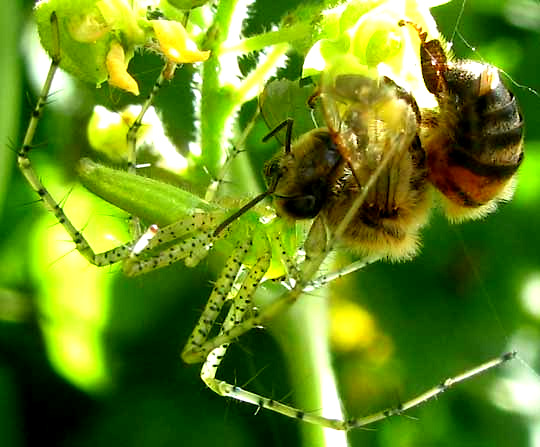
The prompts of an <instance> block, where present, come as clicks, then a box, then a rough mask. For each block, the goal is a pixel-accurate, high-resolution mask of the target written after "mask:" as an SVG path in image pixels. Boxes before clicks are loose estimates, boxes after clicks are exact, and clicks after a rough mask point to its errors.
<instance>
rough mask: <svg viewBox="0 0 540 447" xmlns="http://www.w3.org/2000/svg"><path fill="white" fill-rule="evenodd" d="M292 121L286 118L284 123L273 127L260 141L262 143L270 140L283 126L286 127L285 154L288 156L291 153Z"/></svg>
mask: <svg viewBox="0 0 540 447" xmlns="http://www.w3.org/2000/svg"><path fill="white" fill-rule="evenodd" d="M293 123H294V120H293V119H292V118H287V119H286V120H285V121H283V122H281V123H279V124H278V125H277V126H276V127H274V128H273V129H272V130H271V131H270V132H269V133H268V135H265V136H264V138H263V139H262V140H263V142H266V141H268V140H269V139H270V138H272V137H273V136H274V135H275V134H277V133H278V132H279V131H280V130H281V129H283V128H284V127H285V126H287V133H286V134H285V153H286V154H288V153H290V152H291V141H292V126H293Z"/></svg>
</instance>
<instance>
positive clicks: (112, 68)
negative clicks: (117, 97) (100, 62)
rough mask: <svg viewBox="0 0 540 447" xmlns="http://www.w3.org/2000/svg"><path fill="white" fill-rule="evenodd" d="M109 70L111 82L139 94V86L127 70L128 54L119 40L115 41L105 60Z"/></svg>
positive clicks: (115, 85)
mask: <svg viewBox="0 0 540 447" xmlns="http://www.w3.org/2000/svg"><path fill="white" fill-rule="evenodd" d="M105 63H106V65H107V71H108V72H109V84H110V85H112V86H114V87H118V88H120V89H122V90H126V91H128V92H130V93H133V94H134V95H138V94H139V86H138V85H137V82H136V81H135V79H133V78H132V77H131V75H130V74H129V73H128V72H127V62H126V54H125V53H124V48H123V47H122V45H120V44H119V43H118V42H116V41H113V42H112V43H111V47H110V49H109V52H108V53H107V59H106V61H105Z"/></svg>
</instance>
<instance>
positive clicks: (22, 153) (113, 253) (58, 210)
mask: <svg viewBox="0 0 540 447" xmlns="http://www.w3.org/2000/svg"><path fill="white" fill-rule="evenodd" d="M50 20H51V29H52V35H53V43H54V45H53V48H54V52H55V54H53V56H52V60H51V65H50V68H49V72H48V74H47V78H46V80H45V83H44V84H43V87H42V89H41V93H40V95H39V98H38V100H37V103H36V105H35V107H34V110H33V111H32V116H31V118H30V122H29V124H28V128H27V129H26V133H25V136H24V139H23V143H22V145H21V148H20V150H19V151H18V153H17V164H18V166H19V169H20V170H21V172H22V174H23V175H24V177H25V178H26V181H27V182H28V184H29V185H30V186H31V188H32V189H33V190H34V191H35V192H36V194H37V195H38V196H39V198H40V200H41V201H42V202H43V204H44V206H45V208H46V209H47V210H48V211H50V212H51V213H52V214H54V216H55V217H56V219H57V221H58V222H59V223H60V224H61V225H62V226H63V227H64V228H65V230H66V231H67V233H68V234H69V236H70V237H71V239H72V240H73V242H74V243H75V248H76V249H77V251H78V252H79V253H80V254H81V255H82V256H84V257H85V258H86V259H87V260H88V262H90V263H91V264H94V265H97V266H104V265H109V264H114V263H115V262H118V261H120V260H122V259H124V258H126V257H127V256H128V255H129V253H130V248H129V247H126V246H121V247H117V248H115V249H113V250H109V251H106V252H103V253H95V252H94V251H93V250H92V248H91V246H90V244H89V243H88V241H87V240H86V239H85V237H84V236H83V235H82V233H81V232H80V231H79V230H77V228H75V226H74V225H73V224H72V223H71V221H70V220H69V219H68V217H67V216H66V214H65V213H64V211H63V210H62V207H61V206H60V204H59V203H58V202H57V201H56V200H55V199H54V198H53V197H52V196H51V194H50V193H49V191H47V189H46V188H45V186H44V185H43V183H42V182H41V180H40V179H39V177H38V175H37V174H36V171H35V170H34V168H33V166H32V163H31V162H30V158H29V157H28V155H29V153H30V151H31V150H32V149H33V146H32V144H33V140H34V136H35V133H36V129H37V126H38V124H39V121H40V119H41V116H42V113H43V109H44V107H45V105H46V104H47V100H48V98H49V93H50V90H51V85H52V81H53V78H54V75H55V73H56V70H57V69H58V67H59V65H60V58H61V54H60V36H59V31H58V18H57V17H56V14H55V13H54V12H53V13H52V14H51V18H50Z"/></svg>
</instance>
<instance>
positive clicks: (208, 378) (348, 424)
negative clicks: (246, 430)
mask: <svg viewBox="0 0 540 447" xmlns="http://www.w3.org/2000/svg"><path fill="white" fill-rule="evenodd" d="M251 247H252V241H251V239H249V240H247V241H244V242H242V243H241V244H239V245H238V246H237V247H236V249H235V250H234V252H233V253H232V254H231V256H230V257H229V259H228V260H227V262H226V264H225V268H224V269H223V271H222V273H221V275H220V276H219V279H218V280H217V282H216V285H215V287H214V289H213V291H212V294H211V296H210V299H209V301H208V304H207V306H206V308H205V310H204V312H203V314H202V315H201V317H200V319H199V322H198V324H197V326H196V327H195V329H194V331H193V333H192V334H191V337H190V339H189V341H188V343H187V344H186V347H185V348H184V351H183V352H182V358H183V359H184V361H186V362H188V363H193V362H197V361H198V360H199V359H200V353H201V352H205V350H206V349H208V346H209V345H210V346H213V348H212V349H211V350H210V352H209V353H208V354H207V356H206V358H205V361H204V364H203V366H202V369H201V379H202V380H203V381H204V382H205V383H206V385H207V386H208V387H209V388H210V389H211V390H213V391H214V392H215V393H217V394H219V395H220V396H223V397H230V398H233V399H236V400H240V401H243V402H246V403H250V404H252V405H256V406H257V407H259V408H266V409H268V410H271V411H274V412H277V413H280V414H283V415H285V416H288V417H291V418H294V419H299V420H303V421H305V422H308V423H312V424H316V425H320V426H324V427H328V428H332V429H335V430H345V431H347V430H350V429H353V428H357V427H363V426H366V425H369V424H372V423H374V422H377V421H381V420H383V419H386V418H389V417H391V416H396V415H400V414H402V413H403V412H405V411H407V410H410V409H411V408H414V407H416V406H419V405H421V404H423V403H425V402H427V401H429V400H431V399H433V398H435V397H437V396H438V395H440V394H442V393H444V392H445V391H447V390H448V389H450V388H452V387H453V386H454V385H457V384H459V383H461V382H464V381H466V380H468V379H471V378H473V377H475V376H477V375H480V374H482V373H484V372H486V371H488V370H490V369H493V368H496V367H498V366H500V365H502V364H504V363H506V362H508V361H509V360H512V359H513V358H514V357H515V356H516V353H515V352H509V353H506V354H503V355H501V356H499V357H496V358H494V359H492V360H490V361H488V362H485V363H483V364H482V365H479V366H477V367H475V368H472V369H470V370H467V371H465V372H463V373H461V374H459V375H456V376H454V377H450V378H448V379H446V380H444V381H442V382H441V383H440V384H439V385H437V386H435V387H433V388H430V389H429V390H427V391H425V392H424V393H422V394H420V395H418V396H416V397H414V398H412V399H410V400H408V401H407V402H405V403H403V404H401V405H399V406H396V407H391V408H387V409H385V410H382V411H379V412H376V413H373V414H370V415H368V416H364V417H360V418H349V419H346V420H339V419H331V418H326V417H323V416H319V415H316V414H311V413H307V412H305V411H303V410H300V409H298V408H295V407H293V406H290V405H286V404H283V403H281V402H277V401H275V400H274V399H269V398H267V397H264V396H261V395H259V394H256V393H253V392H250V391H247V390H244V389H243V388H240V387H238V386H236V385H233V384H231V383H228V382H226V381H223V380H219V379H217V378H216V374H217V371H218V368H219V366H220V364H221V362H222V360H223V358H224V356H225V354H226V352H227V349H228V347H229V345H230V343H231V342H232V341H233V340H234V339H235V338H236V336H238V335H240V334H241V333H243V331H239V328H242V329H245V326H246V325H247V326H250V327H255V326H261V325H262V323H263V322H265V321H266V318H265V317H268V309H265V310H264V311H263V315H255V316H254V317H252V318H250V319H247V320H244V318H245V316H246V315H247V314H248V312H249V311H250V310H252V309H253V307H252V304H251V296H253V294H254V293H255V290H256V288H257V287H258V286H259V284H260V283H261V281H262V278H263V277H264V274H265V272H266V269H267V268H268V264H269V261H270V252H266V253H264V254H263V255H262V256H260V257H259V258H258V260H257V262H256V263H255V265H253V267H252V268H251V269H250V270H249V273H248V274H247V275H246V276H245V278H244V280H243V282H242V285H241V287H240V289H239V290H238V292H237V293H236V295H235V296H234V297H233V298H232V299H233V302H232V304H231V307H230V309H229V312H228V314H227V316H226V318H225V320H224V322H223V325H222V327H221V330H220V331H219V334H218V336H216V337H215V338H213V339H210V340H209V337H210V332H211V329H212V327H213V325H214V323H215V321H216V319H217V318H218V316H219V314H220V312H221V310H222V309H223V306H224V304H225V301H226V300H227V297H228V296H229V293H230V290H232V289H234V288H235V287H234V284H235V282H236V281H237V280H238V274H239V271H240V269H241V266H242V264H243V262H244V259H245V257H246V256H247V254H248V252H249V250H250V248H251ZM299 284H302V282H299ZM295 289H296V288H294V289H293V290H292V291H291V292H289V294H287V295H288V296H289V298H290V297H291V296H292V297H293V299H294V296H295V295H296V294H295V293H294V291H295ZM298 290H299V291H300V292H298V293H301V291H302V288H301V286H298ZM290 299H291V298H290ZM278 303H283V300H282V301H278ZM281 310H283V309H282V308H281V306H280V309H278V310H276V309H274V311H275V312H280V311H281Z"/></svg>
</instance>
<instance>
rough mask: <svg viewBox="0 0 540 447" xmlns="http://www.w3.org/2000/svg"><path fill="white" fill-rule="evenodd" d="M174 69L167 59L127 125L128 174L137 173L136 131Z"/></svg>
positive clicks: (135, 231)
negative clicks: (139, 108)
mask: <svg viewBox="0 0 540 447" xmlns="http://www.w3.org/2000/svg"><path fill="white" fill-rule="evenodd" d="M175 70H176V64H175V63H174V62H170V61H167V62H165V65H164V66H163V68H162V70H161V72H160V73H159V76H158V78H157V79H156V80H155V82H154V85H153V86H152V90H150V93H149V94H148V96H147V97H146V99H145V101H144V103H143V104H142V106H141V110H140V112H139V114H138V115H137V117H136V118H135V121H133V123H132V124H131V126H130V127H129V130H128V133H127V136H126V141H127V147H128V153H127V162H128V164H127V172H129V173H130V174H133V175H136V174H137V133H138V131H139V129H140V128H141V126H142V122H143V118H144V115H145V114H146V112H147V111H148V109H149V108H150V106H151V105H152V104H153V103H154V98H155V97H156V95H157V94H158V92H159V91H160V90H161V88H162V87H163V84H164V83H165V82H166V81H170V80H171V79H172V77H173V76H174V72H175ZM131 236H132V237H133V238H135V239H136V238H139V237H140V236H141V225H140V220H139V218H138V217H136V216H133V217H132V218H131Z"/></svg>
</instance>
